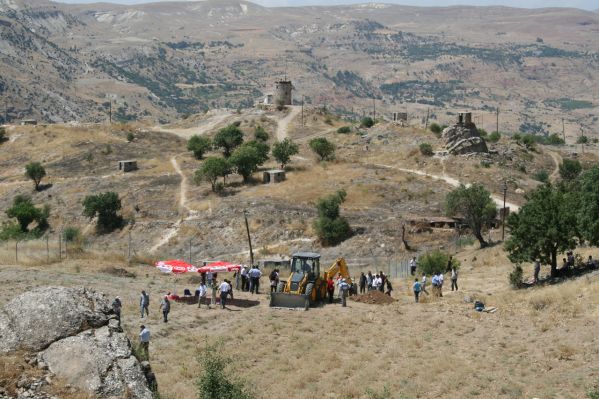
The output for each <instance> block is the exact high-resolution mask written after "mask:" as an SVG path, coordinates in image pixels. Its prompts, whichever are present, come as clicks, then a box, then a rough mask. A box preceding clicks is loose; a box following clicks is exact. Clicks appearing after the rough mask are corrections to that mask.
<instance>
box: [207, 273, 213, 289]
mask: <svg viewBox="0 0 599 399" xmlns="http://www.w3.org/2000/svg"><path fill="white" fill-rule="evenodd" d="M213 281H214V275H213V274H212V272H210V271H209V272H206V285H207V286H208V287H212V283H213Z"/></svg>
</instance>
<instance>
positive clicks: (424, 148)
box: [420, 143, 434, 157]
mask: <svg viewBox="0 0 599 399" xmlns="http://www.w3.org/2000/svg"><path fill="white" fill-rule="evenodd" d="M420 153H421V154H422V155H425V156H427V157H431V156H433V155H434V152H433V147H432V146H431V145H430V144H429V143H422V144H420Z"/></svg>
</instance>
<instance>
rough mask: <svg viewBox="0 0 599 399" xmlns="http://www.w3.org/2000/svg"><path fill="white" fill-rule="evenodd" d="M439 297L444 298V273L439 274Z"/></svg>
mask: <svg viewBox="0 0 599 399" xmlns="http://www.w3.org/2000/svg"><path fill="white" fill-rule="evenodd" d="M438 279H439V296H441V297H442V296H443V273H439V276H438Z"/></svg>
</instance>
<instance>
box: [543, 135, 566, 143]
mask: <svg viewBox="0 0 599 399" xmlns="http://www.w3.org/2000/svg"><path fill="white" fill-rule="evenodd" d="M547 144H549V145H563V144H565V141H564V140H563V139H562V138H561V137H560V136H558V135H557V134H556V133H553V134H550V135H549V137H547Z"/></svg>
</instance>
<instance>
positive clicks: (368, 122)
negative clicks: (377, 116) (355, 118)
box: [360, 116, 375, 128]
mask: <svg viewBox="0 0 599 399" xmlns="http://www.w3.org/2000/svg"><path fill="white" fill-rule="evenodd" d="M374 123H375V122H374V119H372V118H371V117H370V116H366V117H364V118H362V120H361V121H360V126H361V127H365V128H371V127H373V126H374Z"/></svg>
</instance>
